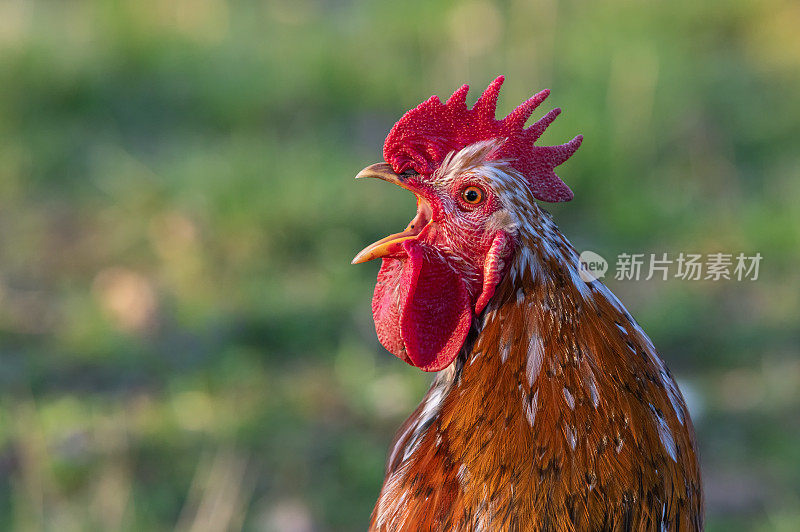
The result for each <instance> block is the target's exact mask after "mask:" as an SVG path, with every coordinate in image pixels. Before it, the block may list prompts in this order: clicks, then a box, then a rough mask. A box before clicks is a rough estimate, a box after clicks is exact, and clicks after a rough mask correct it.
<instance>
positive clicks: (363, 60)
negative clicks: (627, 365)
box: [0, 0, 800, 532]
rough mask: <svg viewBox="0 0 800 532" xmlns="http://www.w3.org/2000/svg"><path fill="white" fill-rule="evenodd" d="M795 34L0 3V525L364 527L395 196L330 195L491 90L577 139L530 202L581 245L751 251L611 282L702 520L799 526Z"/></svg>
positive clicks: (714, 25) (379, 462)
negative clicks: (709, 277)
mask: <svg viewBox="0 0 800 532" xmlns="http://www.w3.org/2000/svg"><path fill="white" fill-rule="evenodd" d="M798 27H800V4H798V3H797V2H795V1H792V0H732V1H728V2H721V1H707V2H698V1H696V0H675V1H670V2H644V1H633V0H604V1H598V2H588V1H585V2H575V1H566V2H556V1H555V0H540V1H535V2H525V1H521V0H510V1H502V2H501V1H498V2H491V1H487V0H474V1H468V2H451V1H430V0H408V1H405V2H386V3H376V2H363V1H362V2H357V1H353V0H336V1H334V0H270V1H259V2H257V1H250V2H246V1H242V2H232V1H231V2H226V1H225V0H175V1H170V2H159V1H156V0H84V1H45V0H36V1H32V0H0V390H2V391H1V392H0V478H1V479H2V480H0V529H2V530H42V529H46V530H59V531H69V530H173V529H176V530H180V531H189V530H191V531H195V532H197V531H206V530H207V531H212V530H225V529H234V530H236V529H239V528H244V529H246V530H267V531H273V530H274V531H281V532H283V531H287V532H307V531H327V530H331V531H349V530H363V529H364V528H365V527H366V523H367V519H368V515H369V512H370V511H371V509H372V505H373V503H374V501H375V498H376V496H377V493H378V490H379V487H380V484H381V481H382V469H383V461H384V457H385V453H386V451H387V448H388V444H389V441H390V438H391V435H392V433H393V431H394V430H395V428H396V427H398V426H399V424H400V422H401V421H402V420H403V419H404V418H405V416H406V415H408V414H409V413H410V412H411V410H412V409H413V408H414V406H415V405H416V403H417V401H418V400H419V399H420V398H421V397H422V394H423V393H424V390H425V389H426V387H427V384H428V382H429V379H430V376H429V375H425V374H422V373H421V372H419V371H417V370H415V369H414V368H411V367H409V366H406V365H405V364H403V363H402V362H400V361H399V360H397V359H395V358H394V357H392V356H391V355H389V354H388V353H386V352H385V351H383V350H382V349H381V348H380V346H379V345H378V343H377V340H376V339H375V334H374V330H373V328H372V327H373V325H372V317H371V313H370V310H369V302H370V297H371V293H372V288H373V285H374V278H375V274H376V271H377V265H376V264H368V265H361V266H358V267H355V266H351V265H350V264H349V262H350V258H351V257H352V256H353V255H354V254H355V253H356V251H358V250H359V249H360V248H361V247H363V246H364V245H366V244H367V243H369V242H371V241H373V240H375V239H377V238H380V237H382V236H384V235H385V234H387V233H389V232H395V231H397V230H399V229H401V228H402V226H404V225H405V223H406V222H407V221H408V220H409V219H410V217H411V215H412V213H413V209H414V201H413V198H412V197H410V195H408V194H407V193H405V192H404V191H402V190H399V189H395V188H394V187H390V186H388V185H385V184H384V183H378V182H376V183H362V182H359V183H356V182H353V181H352V179H351V178H352V176H353V175H355V173H356V172H357V171H358V170H359V169H361V168H362V167H363V166H366V165H367V164H369V163H372V162H376V161H377V160H379V159H380V158H381V155H380V154H381V152H380V148H381V145H382V141H383V138H384V136H385V134H386V133H387V131H388V129H389V128H390V127H391V125H392V124H393V123H394V121H395V120H396V119H397V118H398V117H399V116H400V115H401V114H402V113H403V112H404V111H405V110H406V109H408V108H410V107H412V106H414V105H416V104H417V103H419V102H420V101H422V100H423V99H425V98H427V97H428V96H429V95H430V94H434V93H435V94H439V95H440V96H442V97H446V96H448V95H449V94H450V93H451V92H452V91H453V90H454V89H456V88H457V87H458V86H460V85H461V84H462V83H465V82H467V83H470V84H471V85H472V87H473V93H472V95H471V101H474V99H475V98H476V97H477V96H476V95H477V93H478V92H480V91H481V90H482V89H483V88H484V87H485V86H486V84H487V83H488V82H489V81H491V80H492V79H493V78H494V77H495V76H496V75H497V74H500V73H503V74H506V76H507V81H506V86H505V88H504V90H503V93H502V95H501V101H500V106H499V111H500V112H501V113H503V114H505V113H507V112H509V111H510V110H511V109H513V107H514V106H515V105H516V104H517V103H519V102H521V101H522V100H523V99H525V98H526V97H528V96H529V95H531V94H532V93H533V92H534V91H537V90H539V89H541V88H544V87H549V88H551V89H552V90H553V93H552V96H551V98H550V99H549V100H548V102H547V104H546V105H545V106H544V107H543V108H547V109H549V108H551V107H554V106H561V107H563V108H564V109H565V113H564V115H563V116H562V117H561V118H560V119H559V120H558V121H557V122H556V123H555V124H554V125H553V126H552V127H551V128H550V129H549V130H548V132H547V134H546V135H545V136H544V138H543V139H542V142H543V143H549V144H554V143H560V142H564V141H565V140H567V139H568V138H571V137H572V136H573V135H574V134H575V133H577V132H582V133H583V134H584V135H585V137H586V138H585V141H584V145H583V147H582V148H581V149H580V150H579V152H578V153H577V155H576V156H575V157H574V158H573V159H572V160H570V161H569V162H568V163H567V164H565V165H564V166H563V167H562V168H561V169H560V174H561V176H562V177H563V178H564V180H565V181H566V182H567V183H568V184H569V185H570V186H571V187H572V189H573V190H574V191H575V200H574V201H573V202H571V203H568V204H564V205H557V206H552V207H550V208H549V210H550V211H551V212H553V214H554V216H555V218H556V221H557V222H558V223H559V225H560V226H561V228H562V229H563V230H564V232H565V233H566V234H567V236H568V237H570V238H571V239H572V241H573V243H574V244H575V245H576V246H577V247H578V248H579V249H591V250H594V251H596V252H598V253H600V254H601V255H604V256H605V257H607V258H609V259H610V260H612V261H613V260H614V258H615V257H616V255H617V254H619V253H623V252H627V253H662V252H668V253H679V252H681V251H684V252H699V253H711V252H717V251H723V252H730V253H738V252H740V251H742V252H745V253H747V254H754V253H755V252H760V253H761V254H762V255H763V257H764V259H763V262H762V265H761V272H760V276H759V279H758V280H757V281H754V282H737V281H728V282H725V281H722V282H710V281H707V282H687V281H671V282H663V281H649V282H645V281H639V282H634V281H626V282H623V281H615V280H614V279H613V278H612V279H610V280H608V283H607V284H609V286H610V287H611V288H612V290H614V291H615V292H616V293H617V294H618V295H619V296H620V298H621V299H622V300H623V301H624V302H625V304H626V305H627V306H628V308H629V310H630V311H631V312H632V313H633V314H634V315H635V316H636V317H637V318H638V319H639V321H640V322H641V324H642V325H643V327H644V328H645V330H647V331H648V333H649V334H650V335H651V336H652V338H653V340H654V342H655V344H656V346H658V348H659V349H660V351H661V352H662V355H663V357H664V358H665V359H666V360H667V363H668V364H669V365H670V367H671V368H672V370H673V372H674V373H675V374H676V375H677V376H678V378H679V381H680V383H681V386H682V388H683V390H684V393H685V394H686V395H687V398H688V400H689V402H690V405H691V409H692V411H693V416H694V420H695V424H696V427H697V430H698V436H699V440H700V450H701V458H702V464H703V470H704V480H705V486H706V494H707V521H708V530H713V531H717V530H799V529H800V408H799V407H800V357H799V356H798V351H799V350H800V348H798V345H799V344H800V275H798V267H799V266H800V208H798V200H800V149H798V138H800V32H799V31H798V30H797V28H798ZM543 112H544V111H539V112H537V113H536V115H535V116H540V115H541V114H542V113H543ZM612 268H613V265H612Z"/></svg>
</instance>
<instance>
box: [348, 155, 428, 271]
mask: <svg viewBox="0 0 800 532" xmlns="http://www.w3.org/2000/svg"><path fill="white" fill-rule="evenodd" d="M364 177H374V178H377V179H383V180H384V181H388V182H390V183H394V184H395V185H398V186H400V187H403V188H405V189H408V190H410V189H409V188H408V186H406V184H405V182H404V181H405V177H404V176H401V175H398V174H396V173H395V172H394V170H392V167H391V166H390V165H388V164H387V163H377V164H372V165H370V166H367V167H366V168H364V169H363V170H361V171H360V172H359V173H358V174H357V175H356V179H361V178H364ZM432 214H433V213H432V211H431V208H430V205H428V202H427V201H425V200H424V199H422V198H420V197H419V196H417V215H416V216H415V217H414V219H413V220H411V222H410V223H409V224H408V226H407V227H406V228H405V230H404V231H403V232H402V233H395V234H393V235H389V236H387V237H386V238H382V239H380V240H378V241H377V242H375V243H373V244H370V245H369V246H367V247H365V248H364V249H362V250H361V251H360V252H359V253H358V255H356V256H355V258H354V259H353V261H352V263H353V264H360V263H362V262H367V261H370V260H373V259H378V258H381V257H386V256H389V255H393V254H396V253H399V252H401V251H402V250H403V246H402V244H403V242H405V241H406V240H412V239H416V238H417V236H419V234H420V233H421V232H422V230H423V229H424V228H425V226H426V225H428V223H429V222H430V221H431V217H432Z"/></svg>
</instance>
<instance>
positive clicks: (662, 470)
mask: <svg viewBox="0 0 800 532" xmlns="http://www.w3.org/2000/svg"><path fill="white" fill-rule="evenodd" d="M534 225H535V227H534V230H533V231H530V232H528V235H527V236H525V235H522V240H521V242H520V244H521V245H520V247H519V248H518V250H517V251H516V253H515V256H514V259H513V262H512V266H511V267H510V268H509V271H508V272H507V273H506V275H505V277H504V278H503V280H502V281H501V283H500V284H499V286H498V289H497V292H496V294H495V296H494V298H493V299H492V301H491V302H490V303H489V306H488V307H487V309H486V310H485V311H484V312H483V314H482V315H481V316H479V317H478V318H476V319H475V322H474V323H473V329H472V331H471V332H470V335H469V337H468V340H467V342H466V343H465V345H464V348H463V349H462V351H461V353H460V355H459V356H458V358H457V359H456V361H455V362H454V363H453V364H452V365H451V366H450V367H448V368H447V369H446V370H444V371H442V372H440V373H439V374H438V375H437V377H436V379H435V381H434V384H433V386H432V387H431V389H430V391H429V392H428V394H427V396H426V397H425V399H424V401H423V402H422V404H420V406H419V408H417V410H416V411H415V412H414V413H413V414H412V415H411V417H409V418H408V420H406V422H405V423H404V424H403V426H402V427H401V429H400V430H399V432H398V434H397V437H396V439H395V441H394V443H393V446H392V451H391V453H390V456H389V461H388V463H387V473H386V478H385V481H384V485H383V488H382V490H381V494H380V497H379V499H378V503H377V505H376V507H375V510H374V511H373V514H372V519H371V524H370V530H374V531H401V530H402V531H407V530H413V531H417V530H426V531H427V530H459V531H460V530H492V531H528V530H531V531H533V530H543V531H544V530H592V531H593V530H614V531H616V530H675V531H677V530H689V531H692V530H701V529H702V527H703V511H702V495H701V486H700V471H699V467H698V463H697V457H696V455H695V450H694V448H695V441H694V432H693V428H692V425H691V420H690V419H689V414H688V411H687V410H686V406H685V403H684V401H683V398H682V396H681V394H680V392H679V391H678V388H677V385H676V384H675V381H674V380H673V378H672V376H671V375H670V373H669V371H668V370H667V369H666V367H665V366H664V364H663V362H662V361H661V359H660V358H659V357H658V354H657V353H656V351H655V349H654V348H653V346H652V344H651V342H650V340H649V339H648V338H647V336H646V335H645V334H644V332H643V331H642V330H641V329H640V328H639V326H638V325H637V324H636V322H635V321H634V320H633V318H632V317H631V316H630V314H628V312H627V311H626V310H625V309H624V308H623V307H622V305H621V304H620V303H619V302H618V301H617V299H616V298H615V297H614V296H613V295H612V294H611V293H610V292H609V291H608V289H606V288H605V286H603V285H602V284H601V283H600V282H599V281H594V282H591V283H584V282H583V281H582V280H580V278H579V277H577V275H576V272H577V270H576V268H575V265H576V262H577V260H576V259H577V256H576V254H575V251H574V249H573V248H572V247H571V245H570V244H569V243H568V242H567V241H566V239H565V238H564V237H563V236H562V235H561V233H560V232H558V230H557V229H556V228H555V226H554V225H553V224H552V222H551V221H550V219H549V217H548V215H546V214H544V213H543V212H542V211H539V210H538V208H537V209H536V216H535V222H534Z"/></svg>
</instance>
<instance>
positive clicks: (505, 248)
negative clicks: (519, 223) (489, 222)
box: [475, 231, 511, 316]
mask: <svg viewBox="0 0 800 532" xmlns="http://www.w3.org/2000/svg"><path fill="white" fill-rule="evenodd" d="M510 252H511V240H510V239H509V237H508V235H507V234H506V233H505V231H497V232H496V233H495V234H494V239H493V240H492V245H491V246H490V247H489V252H488V253H487V254H486V262H485V263H484V266H483V290H481V295H480V296H479V297H478V301H476V302H475V315H476V316H477V315H478V314H480V313H481V311H482V310H483V309H484V308H486V305H487V304H488V303H489V300H490V299H492V296H493V295H494V291H495V288H497V284H498V283H499V282H500V279H501V277H502V275H503V271H505V267H506V259H507V258H508V256H509V255H510Z"/></svg>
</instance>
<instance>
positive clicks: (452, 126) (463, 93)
mask: <svg viewBox="0 0 800 532" xmlns="http://www.w3.org/2000/svg"><path fill="white" fill-rule="evenodd" d="M504 80H505V77H504V76H499V77H498V78H497V79H495V80H494V81H493V82H492V83H491V84H490V85H489V87H488V88H487V89H486V91H485V92H484V93H483V94H482V95H481V97H480V98H479V99H478V101H477V102H476V103H475V105H474V106H473V107H472V109H467V104H466V99H467V91H468V90H469V86H468V85H464V86H463V87H461V88H460V89H458V90H457V91H456V92H454V93H453V95H452V96H450V99H448V100H447V103H444V104H443V103H442V102H441V100H439V97H438V96H431V97H430V98H429V99H428V100H426V101H424V102H422V103H421V104H419V105H418V106H417V107H415V108H414V109H411V110H410V111H408V112H407V113H406V114H404V115H403V116H402V117H401V118H400V120H398V121H397V123H396V124H395V125H394V127H393V128H392V130H391V131H390V132H389V135H388V136H387V137H386V142H385V143H384V145H383V157H384V159H385V160H386V162H388V163H389V164H391V165H392V168H393V169H394V171H395V172H398V173H402V172H403V171H405V170H407V169H409V168H411V169H413V170H415V171H416V172H418V173H420V174H423V175H430V174H432V173H433V172H434V171H435V170H436V169H437V168H438V167H439V165H440V164H441V163H442V161H443V160H444V158H445V157H446V156H447V154H448V153H450V152H452V151H458V150H460V149H462V148H464V147H465V146H468V145H470V144H473V143H475V142H479V141H482V140H489V139H495V138H504V139H506V141H505V143H504V144H503V145H502V146H501V147H500V149H498V150H497V151H496V152H495V153H494V154H493V155H492V158H493V159H506V160H508V161H509V163H510V164H511V166H513V167H514V168H516V169H517V170H518V171H519V172H520V173H522V175H523V176H525V177H526V178H527V179H528V183H529V184H530V187H531V190H532V191H533V195H534V196H535V197H536V198H537V199H539V200H542V201H549V202H558V201H569V200H571V199H572V191H571V190H570V189H569V187H568V186H567V185H566V184H564V182H563V181H561V179H559V178H558V176H557V175H556V173H555V172H554V171H553V169H554V168H555V167H556V166H558V165H560V164H561V163H563V162H564V161H566V160H567V159H569V157H570V156H571V155H572V154H573V153H575V150H577V149H578V146H580V145H581V141H582V140H583V136H581V135H578V136H577V137H575V138H574V139H572V140H571V141H569V142H567V143H566V144H561V145H558V146H534V145H533V143H534V142H535V141H536V139H538V138H539V137H540V136H541V135H542V133H544V130H545V129H547V126H549V125H550V123H552V122H553V120H555V118H556V117H557V116H558V115H559V113H560V112H561V109H558V108H556V109H553V110H552V111H550V112H549V113H547V114H546V115H544V116H543V117H542V118H540V119H539V120H537V121H536V123H534V124H533V125H532V126H531V127H529V128H527V129H526V128H525V127H524V126H525V122H526V121H527V120H528V118H529V117H530V116H531V113H533V110H534V109H536V108H537V107H538V106H539V104H540V103H542V102H543V101H544V100H545V98H547V96H548V95H549V94H550V91H548V90H543V91H541V92H539V93H538V94H536V95H534V96H533V97H532V98H529V99H528V100H527V101H525V102H523V103H522V104H521V105H520V106H519V107H517V108H516V109H514V111H512V112H511V114H509V115H508V116H507V117H505V118H504V119H502V120H496V119H495V113H496V111H497V94H498V93H499V92H500V87H501V86H502V85H503V81H504Z"/></svg>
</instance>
